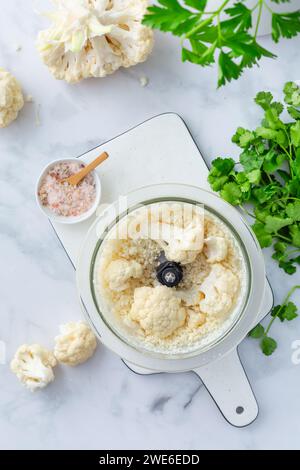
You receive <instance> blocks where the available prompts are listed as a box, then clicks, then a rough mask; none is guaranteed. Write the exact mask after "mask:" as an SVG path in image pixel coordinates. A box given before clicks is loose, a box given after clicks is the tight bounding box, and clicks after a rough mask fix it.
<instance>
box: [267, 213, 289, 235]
mask: <svg viewBox="0 0 300 470" xmlns="http://www.w3.org/2000/svg"><path fill="white" fill-rule="evenodd" d="M292 223H293V219H290V218H289V217H286V218H283V217H279V216H272V215H268V216H267V218H266V225H265V230H266V232H267V233H277V232H278V231H279V230H280V229H282V228H283V227H286V226H287V225H291V224H292Z"/></svg>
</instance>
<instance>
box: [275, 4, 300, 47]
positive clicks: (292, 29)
mask: <svg viewBox="0 0 300 470" xmlns="http://www.w3.org/2000/svg"><path fill="white" fill-rule="evenodd" d="M298 33H300V10H298V11H294V12H290V13H275V12H273V13H272V38H273V39H274V41H275V42H278V41H279V38H280V37H283V38H292V37H294V36H297V34H298Z"/></svg>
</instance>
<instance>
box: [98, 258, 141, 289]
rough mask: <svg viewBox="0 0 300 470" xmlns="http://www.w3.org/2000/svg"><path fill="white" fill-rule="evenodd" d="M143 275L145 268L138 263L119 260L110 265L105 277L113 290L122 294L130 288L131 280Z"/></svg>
mask: <svg viewBox="0 0 300 470" xmlns="http://www.w3.org/2000/svg"><path fill="white" fill-rule="evenodd" d="M142 274H143V267H142V265H141V264H140V263H138V262H137V261H127V260H126V259H117V260H114V261H112V262H111V263H110V264H109V265H108V267H107V269H106V271H105V274H104V277H105V280H106V281H107V283H108V286H109V288H110V289H111V290H113V291H116V292H121V291H123V290H125V289H127V288H128V287H129V280H130V279H132V278H135V279H136V278H139V277H141V276H142Z"/></svg>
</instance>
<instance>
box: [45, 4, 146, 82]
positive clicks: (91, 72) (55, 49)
mask: <svg viewBox="0 0 300 470" xmlns="http://www.w3.org/2000/svg"><path fill="white" fill-rule="evenodd" d="M52 1H53V3H54V4H55V6H56V11H54V12H52V13H49V14H48V16H49V17H50V19H51V20H52V25H51V26H50V28H49V29H46V30H44V31H41V32H40V33H39V35H38V41H37V48H38V50H39V53H40V55H41V58H42V60H43V61H44V63H45V64H46V65H47V66H48V67H49V69H50V71H51V72H52V74H53V75H54V77H55V78H57V79H59V80H66V81H67V82H69V83H76V82H79V81H80V80H83V79H85V78H89V77H105V76H106V75H109V74H111V73H113V72H115V71H116V70H117V69H119V68H120V67H131V66H132V65H136V64H138V63H139V62H144V61H145V60H146V59H147V57H148V55H149V54H150V53H151V51H152V48H153V33H152V31H151V30H150V29H149V28H147V27H146V26H144V25H142V23H141V22H142V19H143V16H144V14H145V12H146V9H147V6H148V0H52Z"/></svg>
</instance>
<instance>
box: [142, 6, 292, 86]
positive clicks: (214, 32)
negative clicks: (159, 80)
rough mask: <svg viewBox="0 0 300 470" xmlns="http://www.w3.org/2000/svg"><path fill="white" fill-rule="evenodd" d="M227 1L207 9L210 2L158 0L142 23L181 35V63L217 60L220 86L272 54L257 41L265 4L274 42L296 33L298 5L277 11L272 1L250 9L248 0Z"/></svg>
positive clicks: (200, 63)
mask: <svg viewBox="0 0 300 470" xmlns="http://www.w3.org/2000/svg"><path fill="white" fill-rule="evenodd" d="M229 1H230V0H224V1H223V2H222V4H221V5H220V7H219V8H218V9H217V10H215V11H210V8H209V3H210V2H209V1H208V0H183V1H181V2H179V1H178V0H158V3H159V4H160V6H158V5H154V6H150V7H149V8H148V13H147V14H146V16H145V17H144V20H143V23H144V24H145V25H147V26H149V27H150V28H153V29H160V30H161V31H164V32H171V33H172V34H173V35H175V36H179V37H180V38H181V44H182V60H183V61H189V62H192V63H194V64H198V65H201V66H202V67H205V66H208V65H211V64H213V63H215V62H217V63H218V86H221V85H225V83H226V82H230V81H231V80H232V79H238V78H239V76H240V75H241V73H242V72H243V71H244V69H246V68H248V67H252V66H253V65H255V64H257V63H258V61H259V60H260V59H261V58H262V57H269V58H275V57H276V56H275V55H274V54H273V53H272V52H270V51H268V50H267V49H265V48H263V47H262V46H261V45H260V44H259V43H258V42H257V33H258V29H259V24H260V21H261V15H262V11H263V9H264V8H266V9H267V10H269V11H270V13H271V15H272V37H273V40H274V41H275V42H278V41H279V39H280V38H281V37H284V38H292V37H294V36H296V35H297V34H298V33H299V32H300V9H298V10H296V11H294V12H289V13H276V11H274V10H273V9H272V8H271V5H272V3H269V1H266V0H258V1H257V3H256V5H255V6H254V7H253V8H251V9H250V8H248V7H247V6H246V5H245V3H247V1H239V2H236V3H235V4H234V5H233V6H231V7H230V8H229V7H227V5H228V3H229ZM270 1H271V2H273V3H286V2H289V0H270ZM254 11H258V15H257V21H256V24H255V25H254V24H253V20H252V17H253V13H254ZM221 15H222V19H221ZM224 15H225V18H224V19H223V16H224ZM253 27H254V32H253Z"/></svg>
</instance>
